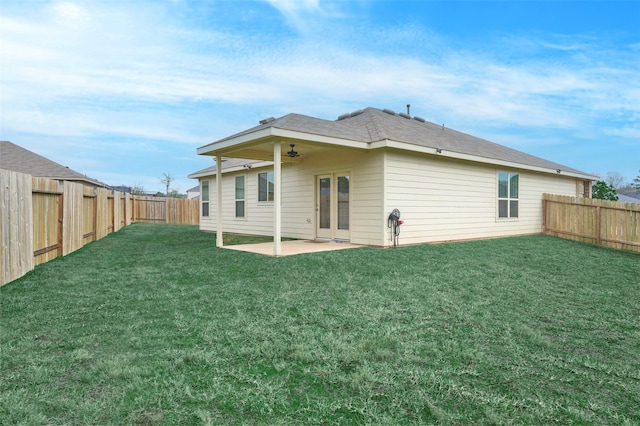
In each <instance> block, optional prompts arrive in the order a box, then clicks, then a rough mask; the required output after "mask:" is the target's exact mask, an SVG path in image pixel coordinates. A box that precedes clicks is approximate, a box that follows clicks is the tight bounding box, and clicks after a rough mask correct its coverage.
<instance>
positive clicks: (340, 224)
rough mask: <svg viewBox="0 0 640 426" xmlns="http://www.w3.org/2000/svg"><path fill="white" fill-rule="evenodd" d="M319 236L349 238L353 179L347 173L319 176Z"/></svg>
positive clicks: (317, 234)
mask: <svg viewBox="0 0 640 426" xmlns="http://www.w3.org/2000/svg"><path fill="white" fill-rule="evenodd" d="M316 184H317V194H316V196H317V200H316V203H317V205H316V211H317V229H316V237H317V238H328V239H329V238H330V239H341V240H349V239H350V235H349V219H350V196H351V181H350V178H349V175H347V174H336V173H334V174H331V175H323V176H318V178H317V182H316Z"/></svg>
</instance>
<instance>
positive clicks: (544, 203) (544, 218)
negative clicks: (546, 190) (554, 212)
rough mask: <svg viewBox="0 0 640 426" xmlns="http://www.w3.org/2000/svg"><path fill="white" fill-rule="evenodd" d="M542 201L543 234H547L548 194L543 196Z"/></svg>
mask: <svg viewBox="0 0 640 426" xmlns="http://www.w3.org/2000/svg"><path fill="white" fill-rule="evenodd" d="M543 197H544V198H543V199H542V233H543V234H546V233H547V198H546V194H545V195H543Z"/></svg>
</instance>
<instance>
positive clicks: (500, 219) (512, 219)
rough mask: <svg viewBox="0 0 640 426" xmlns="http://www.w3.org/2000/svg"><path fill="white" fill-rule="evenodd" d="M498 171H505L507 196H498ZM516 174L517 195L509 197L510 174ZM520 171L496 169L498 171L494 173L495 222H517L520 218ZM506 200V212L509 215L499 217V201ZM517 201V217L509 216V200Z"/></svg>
mask: <svg viewBox="0 0 640 426" xmlns="http://www.w3.org/2000/svg"><path fill="white" fill-rule="evenodd" d="M500 173H506V174H507V197H500ZM514 175H516V176H518V197H517V198H511V194H510V193H509V192H510V186H509V184H510V182H511V177H512V176H514ZM520 176H521V175H520V173H516V172H509V171H506V170H498V172H497V173H496V222H518V221H519V220H520V204H521V203H520V192H521V191H520ZM503 200H506V201H507V212H508V214H509V217H500V201H503ZM512 200H514V201H517V202H518V216H517V217H511V201H512Z"/></svg>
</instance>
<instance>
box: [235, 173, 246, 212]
mask: <svg viewBox="0 0 640 426" xmlns="http://www.w3.org/2000/svg"><path fill="white" fill-rule="evenodd" d="M236 217H244V176H236Z"/></svg>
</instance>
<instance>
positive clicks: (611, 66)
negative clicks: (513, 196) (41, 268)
mask: <svg viewBox="0 0 640 426" xmlns="http://www.w3.org/2000/svg"><path fill="white" fill-rule="evenodd" d="M0 61H1V62H0V66H1V69H0V126H1V127H0V139H1V140H10V141H12V142H14V143H16V144H18V145H20V146H23V147H25V148H27V149H30V150H32V151H35V152H37V153H38V154H41V155H44V156H46V157H48V158H50V159H52V160H54V161H57V162H59V163H61V164H63V165H66V166H69V167H71V168H72V169H74V170H76V171H79V172H82V173H85V174H87V175H89V176H91V177H93V178H96V179H99V180H101V181H104V182H106V183H108V184H110V185H121V184H124V185H138V186H143V187H144V189H145V190H147V191H160V190H164V186H163V184H162V183H161V182H160V178H161V177H162V174H163V173H170V174H171V175H172V176H174V177H175V178H176V180H175V181H174V183H173V184H172V187H174V188H175V189H177V190H179V191H181V192H185V191H186V190H187V189H188V188H190V187H192V186H194V185H195V184H196V182H195V181H194V180H190V179H188V178H187V175H188V174H189V173H192V172H195V171H197V170H200V169H203V168H205V167H208V166H210V165H212V164H213V162H212V159H211V158H209V157H199V156H197V155H196V148H197V147H199V146H202V145H205V144H207V143H209V142H212V141H214V140H217V139H221V138H223V137H226V136H229V135H231V134H233V133H236V132H238V131H242V130H245V129H247V128H249V127H252V126H254V125H256V124H257V123H258V121H259V120H261V119H263V118H266V117H269V116H274V117H279V116H282V115H285V114H288V113H290V112H295V113H299V114H305V115H311V116H315V117H321V118H326V119H332V120H333V119H336V118H337V117H338V116H339V115H341V114H343V113H345V112H350V111H353V110H356V109H360V108H364V107H367V106H373V107H377V108H381V109H382V108H390V109H394V110H396V111H398V112H401V111H404V109H405V105H406V104H408V103H410V104H411V105H412V107H411V112H412V114H414V115H419V116H421V117H424V118H426V119H427V120H429V121H432V122H435V123H443V124H445V125H446V126H448V127H450V128H453V129H456V130H460V131H463V132H466V133H470V134H473V135H475V136H478V137H482V138H485V139H488V140H491V141H493V142H497V143H500V144H503V145H507V146H510V147H512V148H515V149H519V150H522V151H524V152H527V153H530V154H534V155H537V156H540V157H543V158H546V159H549V160H552V161H556V162H558V163H561V164H565V165H567V166H570V167H573V168H577V169H579V170H583V171H585V172H588V173H598V174H603V175H604V174H606V173H607V172H618V173H620V174H622V175H623V176H624V178H625V182H630V181H631V180H632V179H633V178H634V177H635V176H637V175H638V174H639V173H640V172H639V169H640V2H636V1H622V2H616V1H605V2H597V1H587V2H581V1H566V2H559V1H531V2H526V1H513V2H508V1H497V2H485V1H467V2H463V1H447V2H444V1H441V2H440V1H397V0H396V1H380V0H377V1H376V0H355V1H346V0H342V1H323V0H306V1H304V0H301V1H293V0H269V1H257V0H256V1H246V2H245V1H231V0H225V1H215V0H212V1H204V0H201V1H186V0H166V1H155V0H154V1H144V0H138V1H135V2H134V1H124V0H110V1H106V0H98V1H23V0H21V1H12V0H3V1H2V6H1V7H0Z"/></svg>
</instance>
